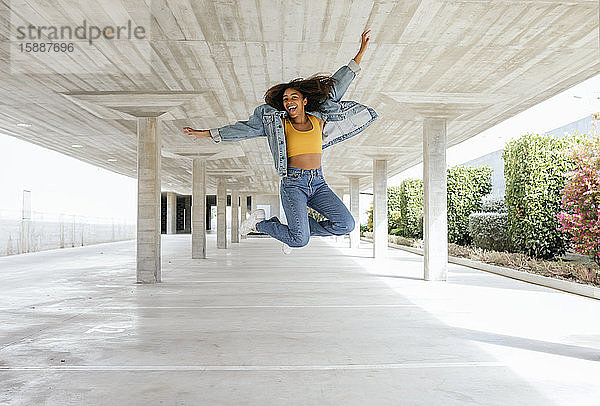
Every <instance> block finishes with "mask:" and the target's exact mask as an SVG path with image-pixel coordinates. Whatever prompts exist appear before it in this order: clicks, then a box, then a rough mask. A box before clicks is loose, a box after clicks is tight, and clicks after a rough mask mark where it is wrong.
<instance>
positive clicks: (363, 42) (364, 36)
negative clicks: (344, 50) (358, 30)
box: [354, 30, 371, 65]
mask: <svg viewBox="0 0 600 406" xmlns="http://www.w3.org/2000/svg"><path fill="white" fill-rule="evenodd" d="M370 32H371V30H364V31H363V33H362V35H361V37H360V49H359V50H358V53H357V54H356V56H355V57H354V62H356V63H358V64H359V65H360V60H361V59H362V56H363V54H364V53H365V50H366V49H367V44H368V43H369V33H370Z"/></svg>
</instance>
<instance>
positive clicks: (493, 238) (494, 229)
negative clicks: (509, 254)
mask: <svg viewBox="0 0 600 406" xmlns="http://www.w3.org/2000/svg"><path fill="white" fill-rule="evenodd" d="M507 217H508V215H507V213H492V212H487V213H472V214H471V215H469V234H470V235H471V237H472V238H473V244H475V245H476V246H477V247H479V248H483V249H486V250H493V251H509V250H510V238H509V236H508V221H507Z"/></svg>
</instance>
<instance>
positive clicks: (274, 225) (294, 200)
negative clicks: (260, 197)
mask: <svg viewBox="0 0 600 406" xmlns="http://www.w3.org/2000/svg"><path fill="white" fill-rule="evenodd" d="M306 200H307V196H306V193H305V192H304V191H303V190H302V189H300V188H298V187H293V186H287V187H286V186H285V185H284V184H282V185H281V204H282V205H283V210H284V211H285V217H286V218H287V221H288V224H287V225H285V224H281V223H280V222H279V219H278V218H277V217H272V218H270V219H269V220H264V221H261V222H260V223H258V224H257V225H256V229H257V230H258V231H260V232H261V233H266V234H269V235H270V236H271V237H273V238H276V239H278V240H279V241H282V242H284V243H286V244H287V245H289V246H290V247H304V246H305V245H306V244H308V240H309V239H310V231H309V225H308V213H307V211H306Z"/></svg>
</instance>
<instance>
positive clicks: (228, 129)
mask: <svg viewBox="0 0 600 406" xmlns="http://www.w3.org/2000/svg"><path fill="white" fill-rule="evenodd" d="M265 106H266V104H262V105H260V106H258V107H257V108H255V109H254V113H252V115H251V116H250V118H248V120H246V121H238V122H236V123H233V124H230V125H226V126H223V127H219V128H211V129H210V130H209V131H210V136H211V137H212V139H213V141H214V142H221V141H240V140H245V139H248V138H255V137H264V136H265V129H264V127H263V121H262V117H263V113H264V109H265Z"/></svg>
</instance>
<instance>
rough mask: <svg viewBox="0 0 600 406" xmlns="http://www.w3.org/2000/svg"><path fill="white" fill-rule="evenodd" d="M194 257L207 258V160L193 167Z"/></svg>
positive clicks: (200, 160) (197, 162) (199, 161)
mask: <svg viewBox="0 0 600 406" xmlns="http://www.w3.org/2000/svg"><path fill="white" fill-rule="evenodd" d="M192 258H194V259H197V258H206V160H204V159H199V158H196V159H194V161H193V167H192Z"/></svg>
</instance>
